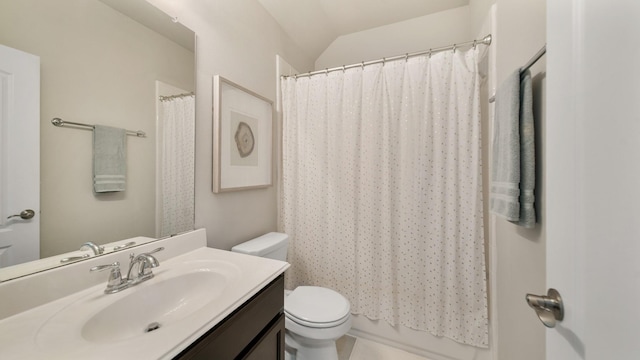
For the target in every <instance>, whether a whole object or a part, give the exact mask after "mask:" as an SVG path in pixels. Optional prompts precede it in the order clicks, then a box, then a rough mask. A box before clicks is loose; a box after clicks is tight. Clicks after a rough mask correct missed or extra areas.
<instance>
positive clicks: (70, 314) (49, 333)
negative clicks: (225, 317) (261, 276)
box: [36, 260, 241, 351]
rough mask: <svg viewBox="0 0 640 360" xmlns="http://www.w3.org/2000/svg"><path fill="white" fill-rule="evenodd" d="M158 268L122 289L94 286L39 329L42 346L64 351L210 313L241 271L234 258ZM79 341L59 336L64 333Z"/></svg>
mask: <svg viewBox="0 0 640 360" xmlns="http://www.w3.org/2000/svg"><path fill="white" fill-rule="evenodd" d="M162 267H163V265H162V264H161V266H160V267H158V268H156V269H154V273H155V277H154V278H152V279H150V280H148V281H146V282H144V283H141V284H139V285H137V286H134V287H131V288H128V289H125V290H123V291H121V292H119V293H116V294H111V295H105V294H101V291H100V293H98V294H96V293H97V292H98V291H96V290H94V291H93V292H92V293H91V294H88V295H86V296H84V297H81V298H79V299H78V300H76V301H75V302H73V303H71V304H69V305H68V306H66V307H65V308H63V309H62V310H60V311H59V312H58V313H56V314H54V315H53V316H52V317H51V318H49V319H48V320H47V321H46V322H45V323H44V324H43V325H42V327H41V328H40V330H39V331H38V332H37V335H36V343H37V345H38V347H39V348H41V349H47V350H48V351H52V350H53V351H56V350H59V351H64V350H65V349H66V348H68V347H69V346H80V344H81V343H93V344H109V343H117V342H123V341H126V340H137V339H136V338H138V337H145V336H153V335H154V334H155V333H161V332H163V331H166V330H167V329H170V328H171V327H172V326H176V325H179V324H181V323H185V322H189V321H192V320H193V319H194V318H197V317H204V316H208V314H206V310H207V309H209V308H210V306H211V305H215V303H216V301H217V300H218V299H219V298H220V297H222V296H223V295H224V293H225V290H227V288H228V287H229V286H230V285H231V284H233V283H234V282H236V281H237V280H238V279H239V277H240V274H241V271H240V269H239V268H238V267H237V266H236V265H235V264H233V263H230V262H226V261H217V260H197V261H188V262H181V263H178V264H172V265H170V266H165V267H164V268H162ZM60 333H68V334H72V335H74V336H72V337H71V338H72V339H74V340H75V341H67V342H62V343H61V342H60V341H59V339H60V337H59V334H60Z"/></svg>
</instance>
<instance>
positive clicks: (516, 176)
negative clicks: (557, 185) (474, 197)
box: [490, 70, 536, 228]
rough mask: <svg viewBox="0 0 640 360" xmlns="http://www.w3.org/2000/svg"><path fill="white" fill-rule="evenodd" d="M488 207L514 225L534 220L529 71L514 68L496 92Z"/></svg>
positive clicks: (533, 223)
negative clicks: (522, 71)
mask: <svg viewBox="0 0 640 360" xmlns="http://www.w3.org/2000/svg"><path fill="white" fill-rule="evenodd" d="M495 114H496V115H495V119H494V124H493V147H492V154H493V161H492V164H491V165H492V171H491V174H492V176H491V190H490V209H491V212H493V213H494V214H496V215H498V216H501V217H503V218H505V219H507V220H508V221H510V222H513V223H515V224H517V225H520V226H524V227H527V228H532V227H534V226H535V223H536V214H535V208H534V201H535V194H534V190H535V129H534V119H533V100H532V90H531V73H530V72H529V71H528V70H526V71H525V72H524V73H522V74H521V72H520V70H516V71H514V72H513V73H512V74H511V75H510V76H509V77H508V78H507V79H506V80H505V82H504V83H503V84H502V85H501V86H500V88H499V89H498V92H497V93H496V112H495Z"/></svg>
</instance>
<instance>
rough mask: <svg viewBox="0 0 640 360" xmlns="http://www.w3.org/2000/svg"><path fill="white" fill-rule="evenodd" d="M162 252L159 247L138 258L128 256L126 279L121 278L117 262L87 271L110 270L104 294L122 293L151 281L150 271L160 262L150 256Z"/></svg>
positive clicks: (151, 274)
mask: <svg viewBox="0 0 640 360" xmlns="http://www.w3.org/2000/svg"><path fill="white" fill-rule="evenodd" d="M162 250H164V248H163V247H159V248H157V249H155V250H152V251H149V252H148V253H142V254H139V255H138V256H136V255H135V254H133V253H132V254H131V255H130V256H129V258H130V259H131V262H130V264H129V271H127V277H126V278H123V277H122V273H121V272H120V263H119V262H117V261H116V262H114V263H113V264H109V265H100V266H94V267H92V268H91V269H89V271H91V272H94V271H104V270H111V272H110V273H109V279H108V280H107V288H106V289H104V293H105V294H114V293H117V292H118V291H122V290H124V289H126V288H129V287H132V286H135V285H138V284H140V283H141V282H143V281H146V280H149V279H151V278H152V277H153V273H152V272H151V269H152V268H154V267H158V266H160V262H159V261H158V259H156V258H155V257H154V256H152V255H151V254H153V253H156V252H158V251H162ZM136 265H137V266H138V271H137V276H136V277H135V278H132V277H131V273H132V271H133V268H134V267H135V266H136Z"/></svg>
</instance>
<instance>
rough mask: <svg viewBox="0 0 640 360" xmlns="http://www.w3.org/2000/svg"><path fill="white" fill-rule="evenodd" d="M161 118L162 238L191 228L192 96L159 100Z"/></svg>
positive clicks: (193, 122) (193, 164)
mask: <svg viewBox="0 0 640 360" xmlns="http://www.w3.org/2000/svg"><path fill="white" fill-rule="evenodd" d="M160 120H161V123H162V125H161V126H162V145H163V146H162V154H161V155H162V157H161V164H160V166H161V174H162V176H161V178H160V179H159V181H160V182H161V184H160V189H161V191H162V195H161V197H162V204H161V206H162V219H161V221H162V223H161V226H160V236H161V237H162V236H168V235H172V234H177V233H180V232H183V231H187V230H192V229H193V221H194V174H195V172H194V166H195V163H194V161H195V158H194V151H195V150H194V146H195V144H194V140H195V130H194V129H195V97H194V96H184V97H178V98H173V99H170V100H164V101H162V102H161V107H160Z"/></svg>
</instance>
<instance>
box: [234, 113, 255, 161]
mask: <svg viewBox="0 0 640 360" xmlns="http://www.w3.org/2000/svg"><path fill="white" fill-rule="evenodd" d="M235 139H236V146H237V147H238V153H239V154H240V157H242V158H246V157H247V156H249V155H251V153H252V152H253V146H254V145H255V138H254V137H253V131H252V130H251V126H249V124H247V123H246V122H244V121H241V122H240V123H238V128H237V129H236V135H235Z"/></svg>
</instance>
